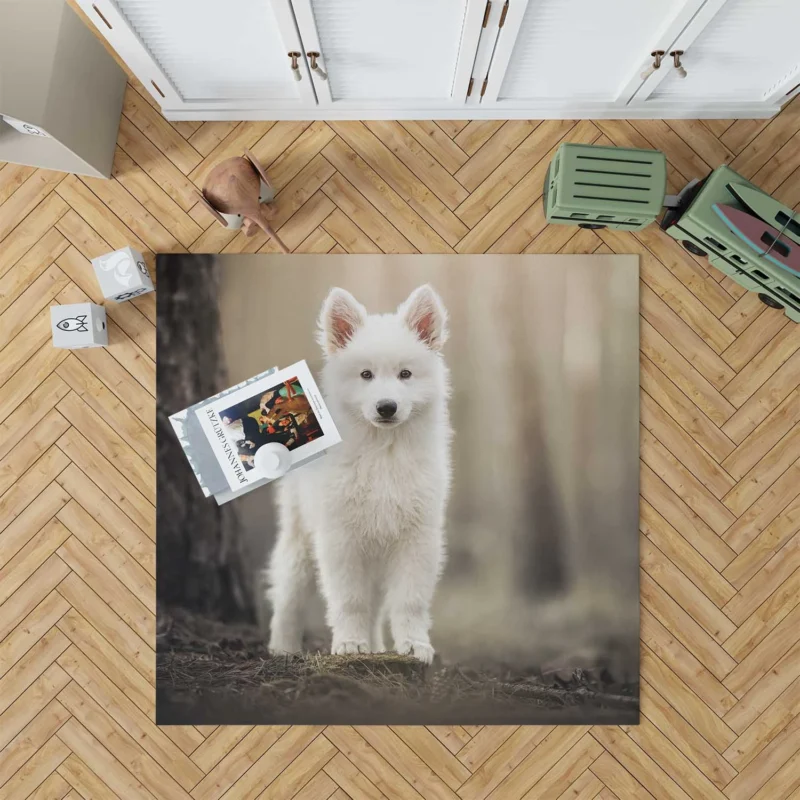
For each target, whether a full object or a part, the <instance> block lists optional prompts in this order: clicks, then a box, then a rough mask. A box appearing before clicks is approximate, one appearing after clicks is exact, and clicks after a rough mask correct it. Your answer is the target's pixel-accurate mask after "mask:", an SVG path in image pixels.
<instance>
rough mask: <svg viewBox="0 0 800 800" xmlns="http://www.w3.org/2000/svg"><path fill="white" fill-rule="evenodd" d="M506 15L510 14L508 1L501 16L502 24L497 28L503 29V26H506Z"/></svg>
mask: <svg viewBox="0 0 800 800" xmlns="http://www.w3.org/2000/svg"><path fill="white" fill-rule="evenodd" d="M506 14H508V0H506V4H505V5H504V6H503V11H502V13H501V14H500V24H499V25H498V26H497V27H498V28H502V27H503V25H505V24H506Z"/></svg>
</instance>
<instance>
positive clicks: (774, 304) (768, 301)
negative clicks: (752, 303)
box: [758, 292, 783, 309]
mask: <svg viewBox="0 0 800 800" xmlns="http://www.w3.org/2000/svg"><path fill="white" fill-rule="evenodd" d="M758 299H759V300H760V301H761V302H762V303H763V304H764V305H765V306H769V307H770V308H778V309H780V308H783V306H782V305H781V304H780V303H779V302H778V301H777V300H776V299H775V298H774V297H770V296H769V295H768V294H764V293H763V292H759V294H758Z"/></svg>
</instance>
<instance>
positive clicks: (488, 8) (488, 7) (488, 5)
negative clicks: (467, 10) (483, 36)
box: [481, 0, 492, 28]
mask: <svg viewBox="0 0 800 800" xmlns="http://www.w3.org/2000/svg"><path fill="white" fill-rule="evenodd" d="M491 10H492V0H486V11H484V12H483V24H482V25H481V27H482V28H485V27H486V23H487V22H488V21H489V14H490V13H491Z"/></svg>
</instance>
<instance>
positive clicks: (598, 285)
mask: <svg viewBox="0 0 800 800" xmlns="http://www.w3.org/2000/svg"><path fill="white" fill-rule="evenodd" d="M157 277H158V536H157V544H158V568H157V569H158V581H157V582H158V647H157V651H158V655H157V719H158V722H159V723H160V724H186V723H191V724H204V725H210V724H255V723H277V724H343V723H348V724H395V723H397V724H430V725H455V724H470V725H482V724H559V723H563V724H597V723H599V724H635V723H636V722H638V714H639V700H638V698H639V689H638V651H639V594H638V592H639V586H638V519H639V509H638V495H639V488H638V479H639V468H638V455H639V411H638V397H639V389H638V370H639V353H638V350H639V310H638V282H639V277H638V258H637V257H636V256H619V255H562V256H538V255H528V256H526V255H520V256H516V255H514V256H501V255H475V256H469V255H458V256H455V255H437V256H433V255H392V256H366V255H363V256H362V255H336V256H328V255H320V256H317V255H313V256H312V255H308V256H306V255H292V256H276V255H231V256H206V255H169V256H159V258H158V267H157ZM273 370H275V371H273ZM229 389H230V390H232V391H230V392H229V391H227V390H229ZM187 432H188V433H187ZM197 436H200V437H201V439H196V440H195V442H202V449H203V450H202V452H203V453H205V455H203V456H202V457H201V456H200V455H198V454H199V453H200V450H198V448H200V447H201V445H200V444H196V446H194V447H188V446H187V440H188V439H189V438H191V437H197Z"/></svg>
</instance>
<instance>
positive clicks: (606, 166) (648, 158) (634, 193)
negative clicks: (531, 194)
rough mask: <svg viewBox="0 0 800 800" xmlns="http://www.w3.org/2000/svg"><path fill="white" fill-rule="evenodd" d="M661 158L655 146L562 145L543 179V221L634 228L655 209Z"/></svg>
mask: <svg viewBox="0 0 800 800" xmlns="http://www.w3.org/2000/svg"><path fill="white" fill-rule="evenodd" d="M666 186H667V160H666V158H665V157H664V154H663V153H661V152H660V151H658V150H633V149H625V148H622V147H600V146H598V145H592V144H562V145H561V146H560V147H559V148H558V150H557V152H556V154H555V156H554V157H553V160H552V161H551V162H550V166H549V167H548V169H547V176H546V177H545V182H544V207H545V214H546V216H547V221H548V222H556V223H560V224H562V225H564V224H566V225H578V226H579V227H581V228H618V229H620V230H627V231H638V230H640V229H641V228H644V227H645V226H647V225H649V224H650V223H651V222H655V219H656V217H657V216H658V215H659V214H660V213H661V208H662V205H663V203H664V195H665V192H666Z"/></svg>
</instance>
